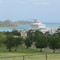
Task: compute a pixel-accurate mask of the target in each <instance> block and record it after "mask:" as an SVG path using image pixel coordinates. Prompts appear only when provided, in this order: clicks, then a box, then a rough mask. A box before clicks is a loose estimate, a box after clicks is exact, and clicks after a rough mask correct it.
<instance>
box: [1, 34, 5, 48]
mask: <svg viewBox="0 0 60 60" xmlns="http://www.w3.org/2000/svg"><path fill="white" fill-rule="evenodd" d="M4 40H5V37H4V35H3V34H2V33H0V47H1V46H2V44H3V41H4Z"/></svg>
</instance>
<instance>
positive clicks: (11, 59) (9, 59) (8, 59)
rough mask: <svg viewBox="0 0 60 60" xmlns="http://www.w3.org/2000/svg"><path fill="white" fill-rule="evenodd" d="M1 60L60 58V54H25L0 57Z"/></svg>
mask: <svg viewBox="0 0 60 60" xmlns="http://www.w3.org/2000/svg"><path fill="white" fill-rule="evenodd" d="M0 60H60V54H35V55H24V56H11V57H0Z"/></svg>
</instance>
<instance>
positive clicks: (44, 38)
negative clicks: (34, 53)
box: [0, 29, 60, 52]
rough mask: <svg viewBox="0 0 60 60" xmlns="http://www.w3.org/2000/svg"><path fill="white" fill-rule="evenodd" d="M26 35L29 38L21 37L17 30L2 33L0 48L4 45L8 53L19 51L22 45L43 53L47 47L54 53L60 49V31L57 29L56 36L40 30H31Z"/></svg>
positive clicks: (0, 34) (0, 35) (0, 33)
mask: <svg viewBox="0 0 60 60" xmlns="http://www.w3.org/2000/svg"><path fill="white" fill-rule="evenodd" d="M26 33H27V37H21V33H20V32H18V31H17V30H14V31H12V32H0V47H1V46H2V45H4V46H5V47H6V49H8V51H12V49H14V51H17V48H18V47H19V46H20V45H24V46H26V48H27V49H28V48H29V47H31V46H32V45H33V46H35V47H36V48H39V49H40V51H41V52H42V49H43V48H47V47H48V48H50V49H52V50H53V52H55V50H56V49H59V48H60V29H57V31H56V32H55V33H54V34H50V33H49V32H46V33H42V32H41V31H39V30H36V31H34V30H29V31H28V32H26ZM17 36H18V37H17Z"/></svg>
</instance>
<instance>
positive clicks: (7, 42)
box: [4, 36, 14, 51]
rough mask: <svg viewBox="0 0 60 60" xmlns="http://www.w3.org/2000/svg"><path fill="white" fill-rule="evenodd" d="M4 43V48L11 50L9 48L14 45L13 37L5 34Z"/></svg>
mask: <svg viewBox="0 0 60 60" xmlns="http://www.w3.org/2000/svg"><path fill="white" fill-rule="evenodd" d="M4 44H5V45H6V48H7V49H8V50H9V51H11V49H12V48H13V47H14V38H13V37H12V36H7V37H6V40H5V41H4Z"/></svg>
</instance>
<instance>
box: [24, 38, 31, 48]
mask: <svg viewBox="0 0 60 60" xmlns="http://www.w3.org/2000/svg"><path fill="white" fill-rule="evenodd" d="M31 44H32V41H31V40H30V38H29V37H26V39H25V46H27V48H28V47H31Z"/></svg>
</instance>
